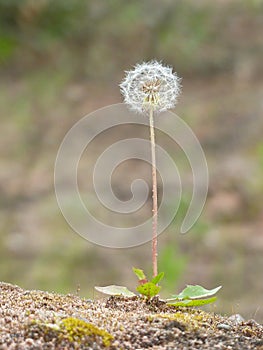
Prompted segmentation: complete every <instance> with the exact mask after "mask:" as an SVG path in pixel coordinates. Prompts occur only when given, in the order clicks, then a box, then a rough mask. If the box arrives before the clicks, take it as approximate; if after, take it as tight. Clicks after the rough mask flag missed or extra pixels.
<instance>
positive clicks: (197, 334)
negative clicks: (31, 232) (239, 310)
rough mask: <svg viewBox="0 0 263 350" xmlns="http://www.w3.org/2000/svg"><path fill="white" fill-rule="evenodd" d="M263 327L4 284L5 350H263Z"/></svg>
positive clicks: (0, 310) (0, 305)
mask: <svg viewBox="0 0 263 350" xmlns="http://www.w3.org/2000/svg"><path fill="white" fill-rule="evenodd" d="M262 336H263V326H262V325H260V324H258V323H257V322H255V321H254V320H248V321H244V320H243V319H242V318H241V317H240V316H239V315H233V316H231V317H223V316H221V315H217V314H214V313H207V312H204V311H201V310H196V309H191V308H173V307H169V306H167V305H166V304H165V303H164V302H163V301H161V300H159V299H158V298H154V299H153V300H151V301H149V302H146V301H145V300H143V299H141V298H139V297H133V298H129V299H128V298H124V297H110V298H108V299H106V300H96V301H93V300H90V299H83V298H80V297H79V296H77V295H59V294H55V293H49V292H43V291H36V290H32V291H27V290H24V289H22V288H20V287H18V286H14V285H11V284H7V283H0V349H1V350H4V349H17V350H20V349H21V350H22V349H104V348H108V349H134V350H135V349H138V350H139V349H160V350H161V349H166V350H168V349H170V350H172V349H235V350H238V349H244V350H248V349H257V350H262V349H263V339H262Z"/></svg>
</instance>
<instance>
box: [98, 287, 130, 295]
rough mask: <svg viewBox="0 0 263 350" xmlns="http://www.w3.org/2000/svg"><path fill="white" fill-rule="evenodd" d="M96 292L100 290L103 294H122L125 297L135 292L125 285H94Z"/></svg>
mask: <svg viewBox="0 0 263 350" xmlns="http://www.w3.org/2000/svg"><path fill="white" fill-rule="evenodd" d="M94 288H95V289H96V290H97V291H98V292H101V293H103V294H107V295H123V296H125V297H133V296H135V295H136V294H134V293H133V292H131V291H130V290H129V289H128V288H127V287H123V286H115V285H111V286H106V287H94Z"/></svg>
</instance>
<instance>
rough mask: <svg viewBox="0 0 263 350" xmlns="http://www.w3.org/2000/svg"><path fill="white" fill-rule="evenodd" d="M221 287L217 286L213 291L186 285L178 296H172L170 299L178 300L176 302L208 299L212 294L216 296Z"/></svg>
mask: <svg viewBox="0 0 263 350" xmlns="http://www.w3.org/2000/svg"><path fill="white" fill-rule="evenodd" d="M221 287H222V286H219V287H217V288H214V289H210V290H209V289H205V288H204V287H202V286H198V285H195V286H192V285H188V286H187V287H186V288H185V289H184V290H183V291H182V292H181V293H180V294H178V295H172V299H178V300H185V299H191V300H194V299H200V298H207V297H210V296H212V295H214V294H216V293H217V292H218V291H219V289H220V288H221Z"/></svg>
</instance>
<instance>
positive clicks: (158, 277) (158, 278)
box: [151, 272, 164, 284]
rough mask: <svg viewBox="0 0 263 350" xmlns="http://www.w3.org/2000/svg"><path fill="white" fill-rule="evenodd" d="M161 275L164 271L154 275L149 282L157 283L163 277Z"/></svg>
mask: <svg viewBox="0 0 263 350" xmlns="http://www.w3.org/2000/svg"><path fill="white" fill-rule="evenodd" d="M163 276H164V272H160V273H159V274H158V275H157V276H155V277H154V278H153V279H152V280H151V282H152V283H153V284H158V283H159V282H160V281H161V280H162V279H163Z"/></svg>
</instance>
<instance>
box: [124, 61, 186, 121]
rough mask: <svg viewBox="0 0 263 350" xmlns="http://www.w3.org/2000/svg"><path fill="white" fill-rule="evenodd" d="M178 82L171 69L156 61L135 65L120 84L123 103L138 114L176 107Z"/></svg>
mask: <svg viewBox="0 0 263 350" xmlns="http://www.w3.org/2000/svg"><path fill="white" fill-rule="evenodd" d="M180 81H181V79H180V78H178V76H177V75H176V73H173V70H172V68H171V67H166V66H163V65H162V64H161V63H159V62H157V61H150V62H145V63H142V64H137V65H136V66H135V67H134V69H133V70H131V71H128V72H126V76H125V78H124V80H123V82H122V83H121V84H120V88H121V93H122V95H123V97H124V102H125V103H127V104H128V105H129V106H130V108H131V109H132V110H134V111H136V112H138V113H143V114H146V113H147V114H148V113H149V111H151V110H152V111H153V112H157V113H158V112H164V111H166V110H168V109H171V108H173V107H174V106H175V105H176V102H177V97H178V95H179V93H180V88H181V85H180Z"/></svg>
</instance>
